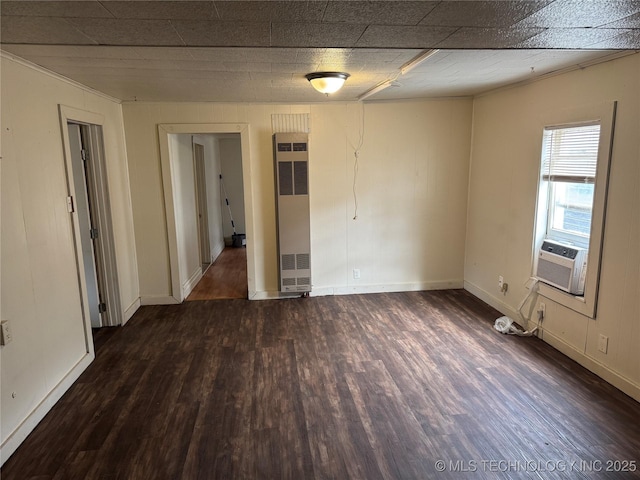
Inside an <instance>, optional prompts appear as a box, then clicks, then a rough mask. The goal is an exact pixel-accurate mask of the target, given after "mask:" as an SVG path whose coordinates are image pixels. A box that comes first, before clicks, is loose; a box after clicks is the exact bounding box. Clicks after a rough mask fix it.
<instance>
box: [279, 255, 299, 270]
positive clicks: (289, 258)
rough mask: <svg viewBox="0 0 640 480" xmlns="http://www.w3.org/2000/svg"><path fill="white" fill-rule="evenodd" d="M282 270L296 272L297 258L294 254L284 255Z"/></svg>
mask: <svg viewBox="0 0 640 480" xmlns="http://www.w3.org/2000/svg"><path fill="white" fill-rule="evenodd" d="M281 265H282V270H295V269H296V256H295V254H293V253H287V254H284V255H282V264H281Z"/></svg>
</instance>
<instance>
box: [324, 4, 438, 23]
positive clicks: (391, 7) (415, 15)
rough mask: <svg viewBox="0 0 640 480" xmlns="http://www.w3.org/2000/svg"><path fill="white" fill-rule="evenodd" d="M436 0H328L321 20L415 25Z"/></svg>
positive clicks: (432, 6)
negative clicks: (416, 0)
mask: <svg viewBox="0 0 640 480" xmlns="http://www.w3.org/2000/svg"><path fill="white" fill-rule="evenodd" d="M437 4H438V2H415V1H403V2H369V1H366V2H363V1H349V2H329V3H328V5H327V8H326V10H325V12H324V17H323V18H322V21H323V22H339V23H352V24H356V25H357V24H362V23H366V24H375V25H417V24H418V23H420V21H421V20H422V19H423V18H424V17H425V15H427V14H428V13H429V12H430V11H431V10H432V9H433V8H434V7H435V6H436V5H437Z"/></svg>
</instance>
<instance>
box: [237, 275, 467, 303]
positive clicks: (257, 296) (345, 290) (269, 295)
mask: <svg viewBox="0 0 640 480" xmlns="http://www.w3.org/2000/svg"><path fill="white" fill-rule="evenodd" d="M463 285H464V283H463V281H462V280H444V281H438V282H412V283H389V284H377V285H348V286H339V287H313V288H312V289H311V292H309V296H311V297H326V296H329V295H357V294H362V293H385V292H414V291H421V290H448V289H454V288H463ZM301 293H302V292H300V293H295V292H293V293H291V294H283V293H281V292H278V291H275V292H273V291H260V292H249V300H273V299H278V298H292V297H295V296H296V295H300V294H301Z"/></svg>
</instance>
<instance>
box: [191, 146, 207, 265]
mask: <svg viewBox="0 0 640 480" xmlns="http://www.w3.org/2000/svg"><path fill="white" fill-rule="evenodd" d="M193 162H194V165H193V173H194V175H193V176H194V179H195V191H196V215H197V220H198V222H197V223H198V243H199V247H200V263H201V264H202V271H203V272H204V271H206V270H207V268H209V265H211V244H210V242H209V211H208V209H207V178H206V175H205V166H204V145H201V144H199V143H196V142H195V141H194V142H193Z"/></svg>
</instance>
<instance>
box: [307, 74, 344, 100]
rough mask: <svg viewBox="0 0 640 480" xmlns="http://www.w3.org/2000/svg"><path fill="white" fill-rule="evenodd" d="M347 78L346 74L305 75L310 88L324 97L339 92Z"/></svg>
mask: <svg viewBox="0 0 640 480" xmlns="http://www.w3.org/2000/svg"><path fill="white" fill-rule="evenodd" d="M349 77H350V75H349V74H348V73H343V72H314V73H307V74H306V75H305V78H306V79H307V80H309V83H311V86H312V87H313V88H315V89H316V90H317V91H319V92H320V93H324V94H325V95H329V94H330V93H335V92H337V91H338V90H340V89H341V88H342V85H344V82H345V80H346V79H347V78H349Z"/></svg>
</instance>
